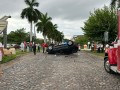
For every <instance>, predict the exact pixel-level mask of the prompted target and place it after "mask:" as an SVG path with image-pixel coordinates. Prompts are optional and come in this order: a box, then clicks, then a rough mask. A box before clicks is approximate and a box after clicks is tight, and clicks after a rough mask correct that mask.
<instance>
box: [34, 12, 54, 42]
mask: <svg viewBox="0 0 120 90" xmlns="http://www.w3.org/2000/svg"><path fill="white" fill-rule="evenodd" d="M39 20H40V21H39V22H38V23H37V24H36V26H37V32H42V34H43V37H44V42H45V43H46V42H47V41H46V36H47V34H48V31H49V30H51V27H52V22H51V20H52V18H51V17H48V15H47V13H46V14H45V15H44V14H42V16H41V17H40V18H39Z"/></svg>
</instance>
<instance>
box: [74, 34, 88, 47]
mask: <svg viewBox="0 0 120 90" xmlns="http://www.w3.org/2000/svg"><path fill="white" fill-rule="evenodd" d="M75 42H76V43H78V44H80V46H81V48H83V45H84V44H87V43H88V38H87V37H86V36H84V35H80V36H78V37H76V38H75Z"/></svg>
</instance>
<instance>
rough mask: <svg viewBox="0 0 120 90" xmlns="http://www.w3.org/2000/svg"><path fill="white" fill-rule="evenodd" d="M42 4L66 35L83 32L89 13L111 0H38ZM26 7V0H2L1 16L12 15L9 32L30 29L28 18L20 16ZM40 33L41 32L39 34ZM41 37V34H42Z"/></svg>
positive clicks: (44, 10)
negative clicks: (82, 28)
mask: <svg viewBox="0 0 120 90" xmlns="http://www.w3.org/2000/svg"><path fill="white" fill-rule="evenodd" d="M37 1H38V2H39V3H40V5H39V7H38V9H39V10H40V11H41V12H43V13H46V12H48V15H49V16H50V17H52V19H53V20H52V21H53V23H54V24H57V25H58V30H59V31H62V32H63V33H64V34H65V36H66V37H72V36H73V35H78V34H83V32H82V30H81V28H80V27H83V26H84V21H85V20H86V19H88V17H89V13H90V12H93V11H94V9H97V8H101V7H103V6H104V5H109V3H110V1H111V0H37ZM25 7H26V5H25V3H24V0H2V1H1V3H0V17H2V16H4V15H11V16H12V18H11V19H9V20H8V21H9V23H8V33H9V32H10V31H13V30H16V29H20V28H23V27H24V28H26V30H27V31H29V30H30V25H29V23H28V22H27V20H26V19H24V20H22V19H21V18H20V13H21V11H22V9H24V8H25ZM37 35H39V34H37ZM40 37H41V35H40Z"/></svg>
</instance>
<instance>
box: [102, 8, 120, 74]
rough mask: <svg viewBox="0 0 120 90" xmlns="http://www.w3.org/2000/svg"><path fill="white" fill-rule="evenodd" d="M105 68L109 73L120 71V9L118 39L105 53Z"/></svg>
mask: <svg viewBox="0 0 120 90" xmlns="http://www.w3.org/2000/svg"><path fill="white" fill-rule="evenodd" d="M104 68H105V70H106V71H107V72H108V73H120V9H118V36H117V41H116V43H114V44H113V47H111V46H110V48H108V49H107V52H106V53H105V57H104Z"/></svg>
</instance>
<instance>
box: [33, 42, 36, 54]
mask: <svg viewBox="0 0 120 90" xmlns="http://www.w3.org/2000/svg"><path fill="white" fill-rule="evenodd" d="M33 53H34V55H36V44H35V43H34V45H33Z"/></svg>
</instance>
